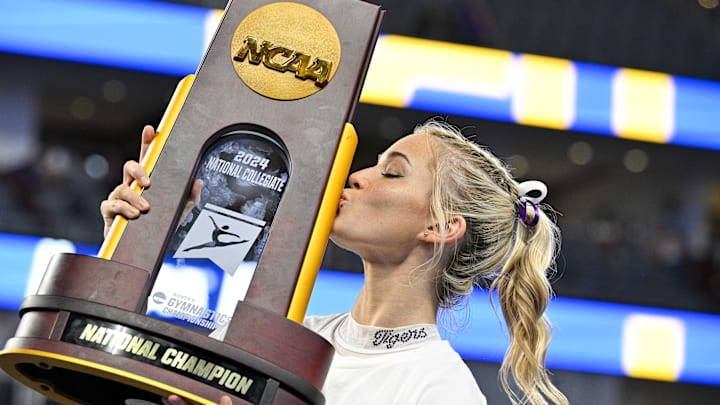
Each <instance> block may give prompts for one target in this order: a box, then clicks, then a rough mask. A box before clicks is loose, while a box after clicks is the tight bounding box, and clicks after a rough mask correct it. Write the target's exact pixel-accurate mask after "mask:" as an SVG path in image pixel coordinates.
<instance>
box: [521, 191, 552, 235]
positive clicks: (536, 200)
mask: <svg viewBox="0 0 720 405" xmlns="http://www.w3.org/2000/svg"><path fill="white" fill-rule="evenodd" d="M530 192H535V193H539V195H538V196H531V195H529V194H528V193H530ZM518 194H520V202H519V204H518V212H517V216H518V218H519V219H520V220H521V221H522V222H523V224H525V225H526V226H529V227H533V226H535V225H537V223H538V221H540V208H538V204H540V203H541V202H542V200H543V199H545V196H547V186H546V185H545V183H543V182H541V181H538V180H528V181H523V182H522V183H519V184H518ZM528 204H530V206H531V207H532V209H533V211H534V214H535V215H534V216H533V218H532V220H530V219H529V218H528V215H527V214H528V209H527V206H528Z"/></svg>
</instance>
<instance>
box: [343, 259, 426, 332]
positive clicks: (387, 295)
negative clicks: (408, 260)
mask: <svg viewBox="0 0 720 405" xmlns="http://www.w3.org/2000/svg"><path fill="white" fill-rule="evenodd" d="M364 265H365V284H364V285H363V288H362V290H361V291H360V294H359V295H358V297H357V299H356V300H355V304H354V305H353V308H352V316H353V318H354V319H355V320H356V321H357V322H358V323H360V324H362V325H369V326H378V327H384V328H397V327H401V326H407V325H415V324H435V323H436V315H437V309H438V302H437V298H436V292H435V281H434V276H433V274H434V272H433V271H432V270H427V269H416V268H415V266H380V265H377V264H373V263H368V262H365V263H364Z"/></svg>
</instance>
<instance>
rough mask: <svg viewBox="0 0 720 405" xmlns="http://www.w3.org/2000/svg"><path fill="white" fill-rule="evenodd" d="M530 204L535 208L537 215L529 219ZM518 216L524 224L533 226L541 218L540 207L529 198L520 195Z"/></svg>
mask: <svg viewBox="0 0 720 405" xmlns="http://www.w3.org/2000/svg"><path fill="white" fill-rule="evenodd" d="M528 204H529V205H530V206H531V207H532V208H533V211H535V215H534V216H533V218H532V220H529V219H528V217H527V206H528ZM518 218H520V220H521V221H522V222H523V224H525V225H527V226H530V227H533V226H535V225H537V223H538V221H539V220H540V209H539V208H538V206H537V205H535V203H534V202H532V200H530V199H529V198H526V197H520V204H518Z"/></svg>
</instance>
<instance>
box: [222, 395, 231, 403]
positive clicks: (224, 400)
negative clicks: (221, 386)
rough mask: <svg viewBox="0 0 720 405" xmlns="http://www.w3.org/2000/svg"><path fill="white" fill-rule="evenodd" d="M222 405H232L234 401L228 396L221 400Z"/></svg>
mask: <svg viewBox="0 0 720 405" xmlns="http://www.w3.org/2000/svg"><path fill="white" fill-rule="evenodd" d="M220 405H232V400H231V399H230V397H228V396H227V395H223V396H222V397H221V398H220Z"/></svg>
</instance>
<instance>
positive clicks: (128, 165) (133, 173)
mask: <svg viewBox="0 0 720 405" xmlns="http://www.w3.org/2000/svg"><path fill="white" fill-rule="evenodd" d="M133 180H135V181H137V183H138V185H139V186H140V187H143V188H148V187H150V177H149V176H148V174H147V171H145V168H144V167H142V165H141V164H140V163H138V162H136V161H134V160H128V161H127V162H125V164H124V165H123V184H124V185H127V186H129V185H131V184H132V182H133Z"/></svg>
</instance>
